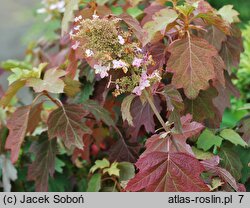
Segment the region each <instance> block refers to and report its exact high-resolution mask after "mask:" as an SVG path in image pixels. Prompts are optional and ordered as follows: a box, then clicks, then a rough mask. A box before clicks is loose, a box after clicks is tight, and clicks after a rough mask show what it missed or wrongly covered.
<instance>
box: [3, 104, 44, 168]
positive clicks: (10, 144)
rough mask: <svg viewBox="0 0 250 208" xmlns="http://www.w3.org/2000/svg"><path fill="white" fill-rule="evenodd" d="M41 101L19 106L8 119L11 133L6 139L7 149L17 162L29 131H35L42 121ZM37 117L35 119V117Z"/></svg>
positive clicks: (13, 161) (13, 160)
mask: <svg viewBox="0 0 250 208" xmlns="http://www.w3.org/2000/svg"><path fill="white" fill-rule="evenodd" d="M41 105H42V104H41V103H40V104H37V105H36V106H34V107H32V105H28V106H24V107H20V108H18V109H17V110H16V111H15V112H14V113H13V114H12V116H11V118H10V119H9V120H8V121H7V127H8V129H9V135H8V137H7V140H6V144H5V149H9V150H11V161H12V163H15V162H16V161H17V159H18V155H19V151H20V148H21V145H22V143H23V140H24V137H25V135H26V133H27V132H33V131H34V129H35V127H36V125H37V124H38V123H39V121H40V113H41V110H42V107H41ZM34 118H35V119H34Z"/></svg>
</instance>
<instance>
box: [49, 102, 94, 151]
mask: <svg viewBox="0 0 250 208" xmlns="http://www.w3.org/2000/svg"><path fill="white" fill-rule="evenodd" d="M85 115H86V112H85V111H84V110H83V107H82V106H81V105H76V104H68V105H64V106H61V107H60V108H58V109H56V110H55V111H53V112H52V113H51V114H50V115H49V118H48V134H49V138H50V139H53V138H54V137H59V138H61V139H62V141H63V142H64V144H65V146H66V147H67V148H69V149H70V148H71V147H72V146H74V147H77V148H79V149H83V146H84V144H83V141H82V137H83V135H84V134H89V133H90V132H91V130H90V129H89V128H88V127H86V126H85V124H84V123H83V122H82V118H83V117H84V116H85Z"/></svg>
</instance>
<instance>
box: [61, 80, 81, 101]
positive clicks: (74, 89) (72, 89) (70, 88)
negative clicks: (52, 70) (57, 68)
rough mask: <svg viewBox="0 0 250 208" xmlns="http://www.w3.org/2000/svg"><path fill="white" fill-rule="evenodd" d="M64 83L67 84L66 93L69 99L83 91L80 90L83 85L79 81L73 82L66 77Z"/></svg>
mask: <svg viewBox="0 0 250 208" xmlns="http://www.w3.org/2000/svg"><path fill="white" fill-rule="evenodd" d="M63 81H64V84H65V86H64V92H65V93H66V95H68V96H69V97H75V96H76V94H77V93H79V92H80V91H81V89H80V86H81V83H80V82H79V81H77V80H73V79H71V78H70V77H65V78H64V79H63Z"/></svg>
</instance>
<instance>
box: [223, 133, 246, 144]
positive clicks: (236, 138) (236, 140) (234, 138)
mask: <svg viewBox="0 0 250 208" xmlns="http://www.w3.org/2000/svg"><path fill="white" fill-rule="evenodd" d="M220 136H221V137H222V138H223V139H225V140H228V141H230V142H231V143H233V144H235V145H240V146H242V147H247V146H248V144H247V143H246V142H245V141H244V140H243V139H242V138H241V136H240V135H239V134H238V133H236V132H235V131H234V130H232V129H224V130H222V131H221V132H220Z"/></svg>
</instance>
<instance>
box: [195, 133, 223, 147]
mask: <svg viewBox="0 0 250 208" xmlns="http://www.w3.org/2000/svg"><path fill="white" fill-rule="evenodd" d="M221 143H222V138H221V137H219V136H216V135H214V133H213V132H212V131H210V130H208V129H205V130H204V131H203V132H202V134H201V135H200V136H199V138H198V141H197V147H198V148H199V149H203V150H204V151H208V150H209V149H210V148H211V147H213V146H217V147H220V146H221Z"/></svg>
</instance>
